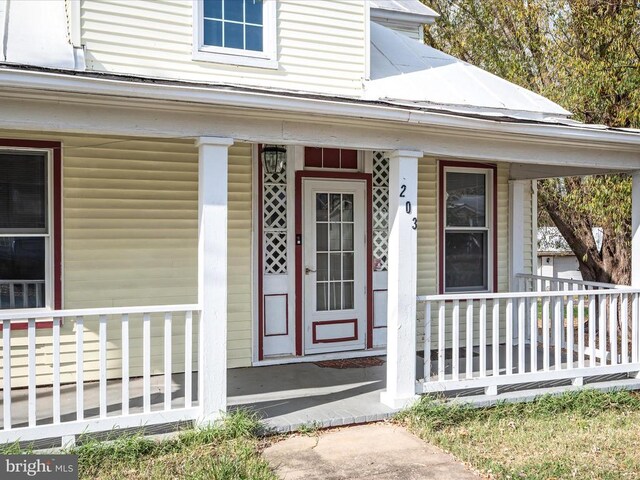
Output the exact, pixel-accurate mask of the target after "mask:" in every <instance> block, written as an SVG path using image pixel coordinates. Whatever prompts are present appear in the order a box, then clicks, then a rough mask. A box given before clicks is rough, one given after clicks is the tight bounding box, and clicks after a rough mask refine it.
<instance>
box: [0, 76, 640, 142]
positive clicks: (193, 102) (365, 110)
mask: <svg viewBox="0 0 640 480" xmlns="http://www.w3.org/2000/svg"><path fill="white" fill-rule="evenodd" d="M3 92H7V93H9V94H11V93H12V92H13V93H14V94H16V93H17V94H19V95H21V96H27V95H28V94H31V95H32V96H34V95H35V98H37V94H38V92H57V93H58V94H59V95H60V94H65V95H66V96H67V98H66V100H68V101H73V102H75V101H79V102H82V98H83V97H84V96H89V95H93V96H96V95H97V96H100V97H101V99H102V100H103V103H104V104H109V103H111V102H113V103H115V104H117V103H119V102H120V101H122V100H123V99H126V103H127V105H129V106H130V107H134V106H135V105H136V102H139V105H140V107H141V108H145V109H148V108H153V107H155V108H158V109H162V108H163V106H167V105H174V106H175V105H176V103H177V104H179V105H180V106H181V107H182V108H183V109H186V108H194V109H196V110H197V109H198V108H201V107H203V106H207V105H209V106H210V105H218V106H225V107H230V108H235V109H241V110H246V109H258V110H260V111H264V110H268V111H271V112H281V113H283V114H296V113H298V114H304V115H305V116H306V115H320V116H324V117H332V118H340V119H343V120H347V119H349V120H351V121H353V122H355V123H360V124H362V123H366V122H369V121H382V122H392V123H395V124H396V126H395V128H397V124H405V125H411V126H420V127H422V126H423V127H427V126H428V127H432V128H438V129H443V130H452V131H451V133H452V134H457V135H459V134H460V133H461V132H460V131H461V130H462V131H464V134H465V135H468V134H470V133H471V132H473V134H474V135H475V136H476V137H478V138H486V139H491V138H497V137H500V138H502V139H504V136H505V135H513V136H523V137H535V141H536V142H537V144H540V143H541V142H542V143H546V144H549V145H553V144H562V145H571V144H575V145H582V146H589V147H592V148H611V149H614V150H618V151H633V152H637V148H638V146H640V132H638V133H636V132H626V131H624V132H623V131H613V130H606V129H602V128H590V127H588V126H568V125H558V124H552V125H550V124H542V123H522V122H508V121H499V120H488V119H483V118H477V117H469V116H461V115H453V114H448V113H445V112H442V113H440V112H430V111H423V110H415V109H413V110H412V109H409V108H403V107H399V106H393V105H388V104H381V103H375V102H362V101H359V100H358V99H355V98H336V97H322V96H317V95H316V96H312V97H311V96H309V97H307V96H303V95H301V94H287V93H284V92H269V91H258V90H239V89H237V88H234V87H220V86H201V85H195V84H194V85H184V84H180V85H175V84H170V83H159V82H157V83H154V82H153V81H131V80H128V79H119V78H100V77H88V76H81V75H77V74H76V75H69V74H66V73H59V72H48V71H41V70H37V71H36V70H23V69H11V68H0V94H2V93H3ZM80 92H81V93H80ZM25 98H26V97H25ZM42 98H44V99H47V98H48V99H50V98H51V97H50V94H49V95H44V96H43V97H42ZM60 101H62V98H60ZM149 101H153V104H152V105H151V106H150V104H149Z"/></svg>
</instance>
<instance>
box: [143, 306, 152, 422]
mask: <svg viewBox="0 0 640 480" xmlns="http://www.w3.org/2000/svg"><path fill="white" fill-rule="evenodd" d="M142 405H143V410H144V412H145V413H149V412H150V411H151V315H150V314H148V313H145V314H143V315H142Z"/></svg>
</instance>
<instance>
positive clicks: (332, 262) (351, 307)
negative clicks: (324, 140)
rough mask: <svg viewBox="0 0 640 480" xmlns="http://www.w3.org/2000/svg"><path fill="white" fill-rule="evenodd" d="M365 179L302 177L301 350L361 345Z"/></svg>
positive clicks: (364, 326)
mask: <svg viewBox="0 0 640 480" xmlns="http://www.w3.org/2000/svg"><path fill="white" fill-rule="evenodd" d="M366 191H367V190H366V183H365V182H364V181H357V180H338V179H322V180H320V179H305V180H304V181H303V192H304V197H303V202H304V203H303V212H304V239H305V241H304V243H303V245H304V259H303V263H302V265H301V266H300V267H298V268H302V269H303V277H304V345H305V354H310V353H327V352H337V351H344V350H358V349H364V348H365V341H366V331H367V323H366V322H367V296H366V291H367V285H366V265H367V261H366V260H367V259H366V251H367V249H366V246H367V245H366V234H365V232H366V224H365V221H366V215H365V212H366Z"/></svg>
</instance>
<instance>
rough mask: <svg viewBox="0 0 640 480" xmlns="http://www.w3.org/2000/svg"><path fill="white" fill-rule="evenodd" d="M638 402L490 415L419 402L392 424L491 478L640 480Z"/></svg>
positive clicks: (538, 404)
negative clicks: (413, 433) (402, 427)
mask: <svg viewBox="0 0 640 480" xmlns="http://www.w3.org/2000/svg"><path fill="white" fill-rule="evenodd" d="M639 420H640V397H638V394H637V393H634V392H627V391H617V392H608V393H604V392H598V391H596V390H589V389H586V390H582V391H580V392H575V393H566V394H563V395H558V396H544V397H541V398H539V399H537V400H536V401H534V402H530V403H513V404H507V403H502V404H499V405H496V406H494V407H490V408H474V407H472V406H470V405H464V404H463V405H460V404H458V405H450V404H444V403H443V402H442V401H439V400H438V399H434V398H431V397H423V399H422V400H421V401H420V402H419V403H418V404H417V405H415V406H413V407H412V408H411V409H409V410H407V411H405V412H402V413H401V414H400V415H399V416H398V417H397V421H400V422H402V423H403V424H405V425H407V426H408V427H409V428H410V429H411V430H412V431H413V432H415V433H416V434H418V435H419V436H420V437H422V438H423V439H425V440H427V441H429V442H432V443H435V444H436V445H438V446H439V447H441V448H443V449H445V450H447V451H449V452H451V453H453V454H454V456H456V457H457V458H458V459H459V460H462V461H464V462H465V463H466V464H468V465H470V466H471V467H472V468H473V469H475V470H478V471H480V472H482V473H484V474H486V475H487V476H490V477H491V478H496V479H509V478H529V479H548V478H557V479H560V478H567V479H569V478H594V479H595V478H602V479H612V480H613V479H618V478H639V475H638V472H639V471H640V455H639V454H638V451H639V450H638V448H639V447H640V436H638V432H637V426H636V425H637V422H638V421H639Z"/></svg>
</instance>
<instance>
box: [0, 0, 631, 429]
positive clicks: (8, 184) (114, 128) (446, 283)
mask: <svg viewBox="0 0 640 480" xmlns="http://www.w3.org/2000/svg"><path fill="white" fill-rule="evenodd" d="M436 19H437V13H436V12H434V11H432V10H431V9H429V8H427V7H426V6H424V5H423V4H421V3H420V2H419V1H417V0H375V1H374V0H370V1H362V0H314V1H303V0H245V1H242V0H202V1H200V0H196V1H189V0H167V1H162V2H159V1H151V0H148V1H144V0H137V1H135V2H120V1H106V0H105V1H101V0H67V1H62V0H59V1H36V0H33V1H29V2H22V1H16V0H0V61H1V62H2V64H1V65H0V97H1V98H0V112H1V115H0V172H2V174H1V175H0V274H1V275H2V276H1V277H0V308H1V309H2V313H0V320H2V325H3V331H2V336H3V360H2V361H3V363H2V376H3V383H2V385H3V415H4V417H3V418H4V423H3V425H4V426H3V429H2V430H0V440H12V439H17V438H20V439H29V438H38V437H42V436H46V435H49V436H55V435H71V434H74V433H79V432H81V431H83V430H84V429H90V430H100V429H108V428H111V427H113V426H116V425H118V426H127V425H129V426H131V425H134V424H140V423H149V424H150V423H158V422H166V421H174V420H185V419H195V418H198V419H201V420H207V419H211V418H215V417H216V416H217V415H218V414H219V412H220V411H223V410H224V409H225V408H226V398H227V395H226V378H227V367H229V368H234V367H251V366H253V367H257V366H261V365H269V364H285V363H291V362H300V361H310V360H319V359H342V358H349V357H357V356H371V355H381V354H384V353H386V355H387V368H388V370H387V372H388V374H387V375H388V376H387V391H386V393H385V395H384V396H383V399H382V400H383V401H384V402H385V403H386V404H388V405H391V406H394V407H397V406H400V405H403V404H405V403H407V402H409V401H411V400H412V399H413V398H414V396H415V394H416V393H422V392H423V391H433V390H436V391H442V390H451V389H453V390H464V389H467V388H478V387H480V388H485V391H486V393H487V394H495V393H497V392H498V390H497V387H498V386H499V385H506V384H514V383H526V382H530V381H532V380H536V381H542V380H549V379H558V378H563V379H565V378H566V379H571V380H572V381H574V383H576V384H579V383H580V382H581V381H582V380H581V379H582V378H583V377H585V376H589V375H596V374H600V375H603V374H608V373H612V372H614V373H620V372H627V371H633V370H635V371H637V370H640V365H639V364H638V363H635V362H638V358H639V357H638V355H639V354H638V351H637V350H638V349H637V342H636V343H635V344H634V347H633V351H632V352H627V353H630V354H631V356H632V361H630V360H629V359H628V358H627V357H625V358H624V361H622V364H621V365H617V364H616V365H605V363H603V360H602V359H600V360H599V363H597V364H596V363H591V364H589V369H586V368H584V362H583V360H584V355H586V353H584V348H585V345H584V343H583V345H582V346H580V349H581V350H580V352H582V354H584V355H581V357H580V358H577V359H576V361H577V363H576V368H575V369H571V368H570V367H566V366H562V365H561V357H560V352H561V348H560V347H561V345H559V344H558V343H557V342H560V341H561V336H562V335H560V333H561V331H564V330H562V325H560V324H556V325H555V326H554V327H553V333H552V336H551V340H552V344H553V345H554V346H555V347H556V348H555V349H553V350H552V349H550V344H549V338H550V337H549V329H550V328H551V327H550V326H549V323H548V321H547V323H544V324H543V326H542V327H538V322H537V321H532V317H527V312H530V311H534V312H536V310H535V309H533V310H532V309H529V306H531V305H533V306H534V307H535V302H532V300H531V299H532V298H534V297H533V296H534V295H535V293H533V294H530V296H528V297H527V296H526V295H527V293H522V292H520V291H519V289H518V288H517V285H516V282H517V281H520V280H519V279H523V280H522V281H526V282H525V283H527V282H529V280H531V278H532V277H531V275H532V274H533V273H534V271H535V268H536V265H535V235H534V231H535V214H534V213H535V193H534V188H533V183H532V182H533V181H535V180H536V179H538V178H545V177H559V176H566V175H583V174H592V173H610V172H636V173H634V195H636V197H637V195H638V194H640V193H639V192H640V187H639V182H640V174H638V173H637V172H639V171H640V148H639V147H640V133H638V132H636V131H631V130H619V129H611V128H605V127H602V126H591V125H584V124H581V123H578V122H576V121H573V120H571V119H570V112H568V111H566V110H565V109H564V108H562V107H560V106H559V105H556V104H554V103H553V102H551V101H549V100H547V99H545V98H543V97H541V96H540V95H537V94H535V93H533V92H530V91H527V90H525V89H523V88H521V87H519V86H517V85H514V84H512V83H509V82H507V81H505V80H503V79H500V78H498V77H496V76H495V75H492V74H490V73H487V72H485V71H483V70H481V69H479V68H476V67H474V66H472V65H469V64H467V63H465V62H462V61H460V60H458V59H456V58H453V57H451V56H449V55H447V54H445V53H442V52H439V51H437V50H435V49H433V48H431V47H429V46H426V45H424V44H423V43H422V42H421V39H422V33H421V32H422V28H423V25H424V24H428V23H432V22H434V21H436ZM633 212H634V229H635V230H634V231H635V232H636V233H635V235H636V237H635V238H636V240H634V242H635V243H634V251H633V255H634V265H638V264H640V248H639V246H638V245H637V243H638V241H640V239H638V233H637V226H638V220H639V219H640V205H639V204H638V202H635V201H634V204H633ZM518 275H525V276H518ZM526 275H529V277H527V276H526ZM639 275H640V272H636V271H635V270H634V286H635V287H640V284H639V283H640V282H638V280H639ZM527 284H528V283H527ZM612 291H613V290H612ZM615 292H617V293H619V292H621V290H615ZM550 295H551V297H549V298H551V301H552V304H558V302H560V303H562V301H563V300H562V299H563V298H564V297H563V296H562V295H561V294H555V296H553V295H554V294H553V293H551V294H550ZM586 295H587V297H585V298H586V300H587V302H589V301H596V296H597V300H598V301H600V300H601V301H610V300H611V301H613V300H612V299H613V296H612V295H613V294H611V293H610V292H608V291H606V290H603V291H598V292H596V293H589V294H586ZM620 295H621V296H620V297H616V301H618V299H619V301H620V302H624V303H625V305H627V307H629V308H631V307H630V306H629V305H628V303H629V302H634V301H635V302H636V303H637V294H634V293H633V292H631V291H630V292H629V293H628V295H629V297H628V298H627V297H626V296H625V298H624V299H623V298H622V294H620ZM624 295H627V293H626V291H625V293H624ZM634 295H635V296H634ZM547 300H548V299H547ZM461 302H462V307H463V312H462V313H461V312H460V304H461ZM636 303H634V305H636ZM525 307H526V308H525ZM548 307H549V302H548V301H547V302H546V303H544V309H547V308H548ZM634 308H635V307H634ZM545 311H546V310H545ZM557 311H560V310H557ZM601 311H602V309H601ZM635 311H636V310H634V312H635ZM425 315H426V318H425ZM545 318H546V319H547V320H548V316H546V317H545ZM554 318H556V319H558V318H560V317H558V316H556V317H554ZM634 318H636V317H634ZM198 319H199V320H198ZM196 320H198V321H196ZM560 320H562V319H561V318H560ZM636 320H637V318H636ZM625 321H626V320H625ZM603 325H604V324H603ZM607 325H609V323H607ZM602 331H604V330H603V329H600V332H602ZM538 334H539V335H541V337H540V338H544V339H545V340H544V342H543V343H541V345H542V346H543V347H544V348H543V350H541V351H540V352H538V351H537V346H536V348H530V347H531V346H532V345H535V342H533V343H532V342H531V340H530V339H531V338H537V335H538ZM514 338H515V340H514ZM571 338H573V337H571ZM583 340H584V339H583ZM562 341H563V342H564V341H565V340H564V337H563V339H562ZM566 341H569V340H568V339H567V340H566ZM571 341H573V340H571ZM577 341H578V340H576V342H577ZM589 342H590V343H589ZM516 344H517V348H516V347H514V345H516ZM563 345H566V344H564V343H563ZM590 346H593V349H594V350H593V351H591V350H589V351H590V352H591V354H592V357H591V358H595V357H594V356H595V355H596V350H595V339H594V338H590V339H589V340H588V341H587V347H589V348H590ZM463 347H464V348H463ZM541 348H542V347H541ZM423 350H426V351H427V354H426V355H423V356H424V368H426V369H427V370H426V375H424V374H423V373H420V370H418V371H416V363H415V358H416V353H417V352H420V351H423ZM430 350H434V351H435V352H437V354H436V353H434V356H433V360H432V355H429V354H428V351H430ZM472 350H474V351H475V350H477V351H478V352H479V353H478V355H475V356H474V355H471V354H465V352H471V351H472ZM449 352H451V353H449ZM514 352H515V353H514ZM525 354H526V356H527V357H526V358H527V361H529V359H531V361H532V362H533V363H534V367H533V368H531V366H526V365H525ZM536 355H538V357H536ZM554 355H555V356H554ZM614 357H615V358H616V359H617V356H614ZM536 358H537V359H538V360H539V361H541V362H542V363H541V364H540V367H539V369H538V367H537V366H535V365H537V363H536V362H537V360H536ZM450 359H451V360H450ZM616 361H617V360H616ZM478 362H479V363H478ZM549 362H551V365H555V367H553V368H552V369H550V367H549V365H550V363H549ZM605 362H606V360H605ZM498 363H499V364H498ZM571 366H573V363H572V364H571ZM196 370H197V371H198V374H199V385H198V399H199V401H198V404H197V405H196V404H195V403H194V402H193V399H194V398H195V397H192V394H191V390H192V383H191V372H194V371H196ZM180 372H185V374H186V375H185V385H184V392H186V393H184V403H183V404H182V406H180V407H179V408H178V407H176V406H175V405H172V403H171V397H170V396H169V397H167V396H166V395H165V397H164V398H165V400H164V404H163V405H160V406H159V408H160V410H159V411H156V410H154V409H152V407H151V401H152V400H151V393H150V392H151V385H152V378H151V377H152V376H154V375H162V374H165V373H166V374H167V375H164V377H165V380H164V384H162V382H160V383H159V384H158V385H159V386H158V387H157V388H159V389H160V390H159V391H162V388H164V391H165V392H167V391H168V390H170V389H171V375H170V374H171V373H180ZM138 376H141V377H142V378H143V379H144V388H143V390H142V397H143V406H142V407H140V408H141V410H139V411H138V410H136V412H135V414H134V413H132V412H133V410H131V411H130V410H129V378H130V377H138ZM463 377H464V378H463ZM119 378H122V379H123V381H122V385H123V387H122V399H123V403H122V405H117V406H113V407H112V406H109V408H107V407H108V405H107V385H108V383H107V381H108V380H110V379H119ZM88 381H98V385H99V393H100V395H99V399H100V408H99V413H95V412H94V413H95V415H97V417H92V419H89V418H88V417H87V418H85V413H84V407H83V405H84V402H85V400H86V398H85V396H84V394H83V384H84V383H83V382H88ZM70 382H71V384H72V385H73V384H74V383H75V384H77V387H75V388H76V390H75V397H74V398H75V406H76V407H75V408H76V409H77V411H76V416H75V417H74V420H73V421H70V422H69V421H66V420H65V421H62V423H61V417H60V408H61V402H62V403H63V404H64V401H65V400H61V397H60V388H61V387H60V385H61V384H62V385H64V384H67V383H70ZM38 385H51V386H52V387H51V391H50V392H51V393H49V394H48V395H51V399H52V403H51V405H52V406H51V409H52V410H51V412H52V413H50V414H47V415H51V416H50V417H47V418H46V419H45V420H43V421H42V422H40V423H42V425H38V426H36V420H37V419H38V418H40V417H39V416H38V415H39V412H38V411H37V410H36V402H35V399H36V392H37V390H36V386H38ZM109 385H111V384H109ZM153 385H156V383H153ZM25 386H26V387H28V390H27V391H28V397H29V421H28V425H27V426H20V428H15V425H13V427H14V428H13V429H10V427H11V426H12V422H11V420H10V418H11V414H12V410H11V409H12V406H11V392H12V391H13V390H15V389H16V388H20V387H25ZM163 386H164V387H163ZM69 388H71V387H69ZM153 388H154V392H155V391H156V390H155V388H156V387H155V386H154V387H153ZM109 391H110V392H111V390H109ZM65 398H66V397H65ZM63 406H64V405H63ZM132 408H133V407H132ZM154 408H155V407H154ZM63 420H64V419H63ZM65 422H66V423H65Z"/></svg>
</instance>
